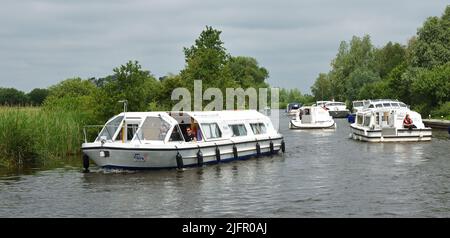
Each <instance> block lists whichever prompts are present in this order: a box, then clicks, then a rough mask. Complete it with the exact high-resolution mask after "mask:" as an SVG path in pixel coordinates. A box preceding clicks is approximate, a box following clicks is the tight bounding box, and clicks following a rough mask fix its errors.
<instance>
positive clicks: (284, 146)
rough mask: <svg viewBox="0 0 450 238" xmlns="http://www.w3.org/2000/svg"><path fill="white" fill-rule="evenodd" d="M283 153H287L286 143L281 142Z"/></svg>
mask: <svg viewBox="0 0 450 238" xmlns="http://www.w3.org/2000/svg"><path fill="white" fill-rule="evenodd" d="M281 151H283V153H284V152H285V151H286V144H285V143H284V140H281Z"/></svg>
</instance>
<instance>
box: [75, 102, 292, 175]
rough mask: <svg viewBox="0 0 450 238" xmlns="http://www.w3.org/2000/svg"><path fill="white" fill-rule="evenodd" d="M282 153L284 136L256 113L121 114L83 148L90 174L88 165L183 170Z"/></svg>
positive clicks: (264, 117) (251, 111)
mask: <svg viewBox="0 0 450 238" xmlns="http://www.w3.org/2000/svg"><path fill="white" fill-rule="evenodd" d="M187 128H190V129H191V130H192V131H194V135H195V137H194V136H191V137H189V136H188V134H187V132H186V131H187ZM192 137H194V138H192ZM188 138H191V139H194V140H195V141H188ZM279 150H282V151H283V152H284V150H285V144H284V140H283V136H282V135H281V134H279V133H278V132H277V131H276V130H275V128H274V126H273V125H272V122H271V121H270V119H269V118H268V117H267V116H264V115H263V114H261V113H259V112H257V111H254V110H245V111H209V112H201V111H199V112H123V113H120V114H119V115H116V116H114V117H112V118H111V119H110V120H108V122H107V123H106V124H105V125H104V127H103V129H102V130H101V132H100V133H99V134H98V136H97V138H96V139H95V141H93V142H87V141H86V138H85V143H83V144H82V151H83V153H84V156H83V164H84V167H85V169H86V170H87V167H89V159H92V160H93V161H94V162H95V163H96V164H97V165H98V166H100V167H104V168H124V169H155V168H183V167H185V166H194V165H200V166H201V165H203V164H204V163H216V162H220V161H227V160H234V159H245V158H249V157H253V156H256V157H258V156H260V155H264V154H275V153H278V151H279Z"/></svg>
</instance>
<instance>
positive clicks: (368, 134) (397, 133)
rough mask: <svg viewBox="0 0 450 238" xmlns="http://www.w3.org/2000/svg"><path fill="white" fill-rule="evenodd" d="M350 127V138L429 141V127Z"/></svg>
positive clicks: (379, 140) (372, 140)
mask: <svg viewBox="0 0 450 238" xmlns="http://www.w3.org/2000/svg"><path fill="white" fill-rule="evenodd" d="M350 127H351V131H352V133H351V138H352V139H354V140H360V141H367V142H418V141H431V135H432V132H431V128H424V129H412V130H408V129H403V128H402V129H395V130H394V129H391V130H390V131H387V132H385V131H383V130H381V129H378V130H365V129H362V128H358V127H355V126H353V125H351V126H350Z"/></svg>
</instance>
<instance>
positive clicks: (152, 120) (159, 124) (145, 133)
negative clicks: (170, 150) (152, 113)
mask: <svg viewBox="0 0 450 238" xmlns="http://www.w3.org/2000/svg"><path fill="white" fill-rule="evenodd" d="M169 129H170V124H169V123H168V122H166V121H164V120H163V119H162V118H160V117H147V118H146V119H145V121H144V123H143V124H142V127H141V130H140V131H139V133H138V134H137V136H138V137H139V139H140V140H164V139H165V138H166V135H167V132H168V131H169Z"/></svg>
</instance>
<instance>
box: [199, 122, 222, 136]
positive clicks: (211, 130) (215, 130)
mask: <svg viewBox="0 0 450 238" xmlns="http://www.w3.org/2000/svg"><path fill="white" fill-rule="evenodd" d="M201 125H202V129H203V133H204V134H205V137H206V138H207V139H215V138H220V137H222V132H221V131H220V128H219V126H218V125H217V123H202V124H201Z"/></svg>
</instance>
